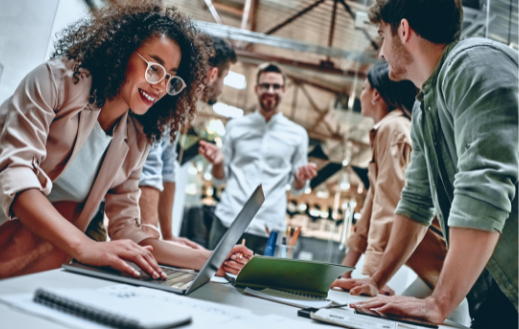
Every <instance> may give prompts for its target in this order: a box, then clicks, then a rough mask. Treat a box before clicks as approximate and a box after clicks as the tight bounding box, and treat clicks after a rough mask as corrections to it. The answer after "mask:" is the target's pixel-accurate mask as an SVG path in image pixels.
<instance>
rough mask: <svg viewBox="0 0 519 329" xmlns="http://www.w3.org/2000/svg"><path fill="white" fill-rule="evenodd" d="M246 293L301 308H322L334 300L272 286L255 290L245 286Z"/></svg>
mask: <svg viewBox="0 0 519 329" xmlns="http://www.w3.org/2000/svg"><path fill="white" fill-rule="evenodd" d="M245 293H246V294H248V295H252V296H256V297H259V298H263V299H267V300H270V301H273V302H278V303H282V304H287V305H290V306H295V307H300V308H308V307H312V308H322V307H328V306H330V305H332V301H331V300H329V299H326V298H319V297H314V296H311V295H306V294H299V293H294V292H288V291H282V290H277V289H271V288H267V289H263V290H253V289H250V288H245Z"/></svg>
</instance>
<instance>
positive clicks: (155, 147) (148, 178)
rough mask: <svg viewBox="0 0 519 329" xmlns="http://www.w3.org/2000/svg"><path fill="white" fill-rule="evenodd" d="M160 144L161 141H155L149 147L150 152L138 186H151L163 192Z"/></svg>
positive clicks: (162, 164)
mask: <svg viewBox="0 0 519 329" xmlns="http://www.w3.org/2000/svg"><path fill="white" fill-rule="evenodd" d="M162 143H163V142H161V141H156V142H155V143H153V144H152V145H151V147H150V152H149V153H148V156H147V157H146V162H145V163H144V167H143V168H142V175H141V180H140V182H139V186H151V187H154V188H156V189H157V190H159V191H162V190H164V186H163V184H162V167H163V166H164V163H163V161H162Z"/></svg>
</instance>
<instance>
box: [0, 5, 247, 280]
mask: <svg viewBox="0 0 519 329" xmlns="http://www.w3.org/2000/svg"><path fill="white" fill-rule="evenodd" d="M203 39H204V37H202V36H201V35H199V34H198V32H197V31H196V29H195V28H194V26H193V24H192V23H191V22H190V20H189V19H187V18H186V17H185V16H184V15H183V14H181V13H180V12H178V10H177V9H176V8H173V7H170V8H162V7H161V6H159V5H157V4H156V2H155V3H152V2H147V1H141V2H136V3H135V4H133V5H118V4H117V3H115V4H113V6H112V7H111V8H109V9H107V10H102V11H100V12H98V13H96V14H95V15H94V17H92V18H91V19H90V20H84V21H79V22H77V23H76V24H74V25H72V26H70V27H69V28H68V29H67V30H65V32H64V34H63V36H62V37H61V39H60V40H59V41H58V42H57V44H56V52H55V54H54V55H53V59H51V60H49V61H48V62H46V63H44V64H42V65H40V66H38V67H37V68H36V69H34V70H33V71H32V72H31V73H29V74H28V75H27V76H26V77H25V78H24V79H23V80H22V82H21V83H20V85H19V87H18V88H17V89H16V91H15V93H14V94H13V96H11V97H10V98H9V99H7V100H6V101H5V102H4V103H3V104H2V105H1V106H0V132H1V134H0V206H1V208H2V211H1V213H2V216H0V278H6V277H11V276H16V275H22V274H28V273H34V272H39V271H44V270H49V269H53V268H58V267H59V266H61V264H63V263H66V262H69V261H70V260H71V259H72V258H75V259H77V260H78V261H80V262H82V263H85V264H89V265H94V266H111V267H114V268H116V269H118V270H121V271H124V272H128V273H129V274H132V275H136V276H137V275H139V273H138V272H137V271H135V270H134V269H132V268H131V267H130V266H129V265H128V264H127V263H126V262H124V260H129V261H132V262H134V263H136V264H137V265H138V266H139V267H140V268H142V269H143V270H145V271H146V272H147V273H149V274H150V275H151V276H152V277H154V278H158V277H159V276H162V277H164V278H165V273H163V272H162V271H161V270H160V268H159V267H158V265H157V261H159V262H160V263H164V264H169V265H174V266H179V267H183V268H192V269H200V268H201V267H202V265H203V264H204V262H205V261H206V259H207V258H208V257H209V255H210V252H209V251H207V250H195V249H191V248H185V247H182V246H179V245H173V244H168V243H167V242H163V241H159V240H158V239H155V238H152V237H150V236H149V235H148V234H147V233H145V232H144V231H143V230H141V227H140V218H139V207H138V199H139V194H140V191H139V187H138V182H139V178H140V174H141V171H142V167H143V164H144V161H145V159H146V155H147V152H148V149H149V146H150V143H151V142H152V141H154V140H157V139H159V138H160V137H161V136H162V134H163V132H164V130H165V129H170V130H171V136H173V135H174V132H175V131H177V130H178V127H179V124H180V123H181V122H182V121H185V120H186V119H191V118H192V116H193V113H194V111H195V104H196V100H197V96H196V95H197V94H199V89H200V87H199V86H201V84H202V83H203V78H204V77H205V76H206V74H207V68H208V64H207V59H208V56H209V55H210V54H211V53H212V51H213V50H212V48H207V47H206V46H205V42H204V40H203ZM103 198H104V199H105V201H106V208H105V211H106V215H107V217H108V218H109V227H108V232H109V235H110V237H111V240H112V241H110V242H95V241H93V240H91V239H89V238H88V237H87V236H86V235H85V234H84V231H85V229H86V228H87V226H88V224H89V222H90V220H91V219H92V217H93V215H94V214H95V212H96V210H97V208H98V206H99V204H100V202H101V200H102V199H103ZM238 253H240V254H242V255H243V257H237V256H236V255H237V254H238ZM231 255H232V256H231ZM231 255H230V258H232V259H228V260H227V261H226V262H225V263H224V265H223V267H222V268H221V269H220V270H219V274H220V275H221V274H223V271H224V270H226V271H229V272H233V273H237V272H238V271H239V270H240V269H241V268H242V267H243V265H244V264H245V263H246V262H247V260H248V259H249V258H250V257H252V252H250V251H249V250H248V249H246V248H245V247H243V246H236V247H235V248H234V249H233V251H232V252H231Z"/></svg>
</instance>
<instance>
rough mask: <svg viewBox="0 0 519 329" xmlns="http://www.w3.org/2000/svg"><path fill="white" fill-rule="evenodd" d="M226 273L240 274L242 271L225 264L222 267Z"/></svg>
mask: <svg viewBox="0 0 519 329" xmlns="http://www.w3.org/2000/svg"><path fill="white" fill-rule="evenodd" d="M222 267H223V269H224V271H225V272H229V273H232V274H239V273H240V270H241V269H237V268H234V267H230V266H226V265H225V264H224V265H223V266H222Z"/></svg>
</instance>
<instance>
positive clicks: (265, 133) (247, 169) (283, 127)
mask: <svg viewBox="0 0 519 329" xmlns="http://www.w3.org/2000/svg"><path fill="white" fill-rule="evenodd" d="M222 153H223V156H224V159H225V160H224V161H225V163H224V164H225V166H224V170H225V177H224V179H222V180H218V179H216V178H213V182H214V184H215V185H217V186H218V185H221V184H223V183H224V182H225V181H227V186H226V188H225V191H224V193H223V195H222V198H221V201H220V202H219V203H218V205H217V206H216V211H215V214H216V216H217V217H218V218H219V219H220V220H221V221H222V224H223V225H224V226H226V227H229V226H230V225H231V223H232V222H233V220H234V219H235V218H236V216H237V215H238V213H239V211H240V210H241V209H242V207H243V205H244V204H245V202H246V201H247V199H248V198H249V196H250V195H251V194H252V192H253V191H254V189H255V188H256V186H258V185H259V184H262V185H263V191H264V193H265V202H264V203H263V206H262V207H261V208H260V210H259V211H258V213H257V214H256V217H254V219H253V221H252V222H251V224H250V225H249V227H248V228H247V230H246V232H247V233H251V234H254V235H258V236H265V237H266V236H267V233H266V232H265V225H267V226H268V228H269V229H270V230H271V231H272V230H280V231H282V230H284V229H285V226H286V224H285V213H286V208H287V198H286V186H287V184H290V185H291V186H292V182H293V181H294V175H295V172H296V170H297V169H298V168H299V167H301V166H303V165H305V164H307V161H308V155H307V153H308V134H307V133H306V130H305V129H304V128H303V127H301V126H300V125H298V124H296V123H294V122H292V121H290V120H289V119H287V118H285V117H284V116H283V114H282V113H278V114H275V115H274V116H272V118H271V119H270V121H269V122H266V121H265V118H264V117H263V115H261V114H260V113H259V112H254V113H251V114H249V115H246V116H244V117H242V118H239V119H233V120H231V121H229V123H228V124H227V127H226V133H225V137H224V139H223V146H222ZM307 185H308V182H307V184H306V185H305V187H303V188H302V189H300V190H297V191H296V190H294V188H293V187H292V193H294V194H301V193H302V192H303V191H304V189H305V188H306V186H307Z"/></svg>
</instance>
